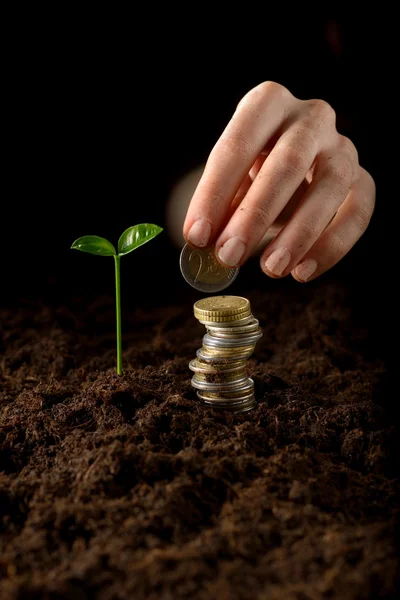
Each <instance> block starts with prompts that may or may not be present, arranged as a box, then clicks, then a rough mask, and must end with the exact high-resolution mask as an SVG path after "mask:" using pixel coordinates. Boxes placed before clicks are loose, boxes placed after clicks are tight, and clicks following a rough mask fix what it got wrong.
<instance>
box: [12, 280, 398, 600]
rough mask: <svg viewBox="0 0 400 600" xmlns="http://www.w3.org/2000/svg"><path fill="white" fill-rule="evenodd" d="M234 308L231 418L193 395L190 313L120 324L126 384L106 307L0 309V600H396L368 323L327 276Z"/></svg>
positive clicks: (176, 308) (386, 453)
mask: <svg viewBox="0 0 400 600" xmlns="http://www.w3.org/2000/svg"><path fill="white" fill-rule="evenodd" d="M228 291H229V290H227V293H228ZM354 294H355V295H354ZM242 295H243V294H242ZM246 295H247V297H248V298H249V299H250V301H251V305H252V312H253V314H254V316H255V317H256V318H257V319H259V320H260V325H261V326H262V328H263V331H264V337H263V338H262V340H261V341H260V342H259V343H258V345H257V348H256V350H255V353H254V355H253V356H252V358H251V359H250V361H249V374H250V375H251V376H252V377H253V379H254V381H255V388H256V396H257V399H258V405H257V408H256V409H255V410H254V411H252V412H251V413H249V414H247V415H231V414H229V413H224V412H222V413H219V412H215V411H212V410H210V409H209V408H207V407H205V406H203V405H201V404H200V403H199V401H198V400H197V399H196V395H195V392H194V390H193V389H192V388H191V385H190V378H191V375H192V373H191V372H190V370H189V368H188V363H189V361H190V360H191V359H193V358H194V357H195V354H196V350H197V349H198V348H199V347H200V346H201V340H202V336H203V335H204V333H205V329H204V327H203V326H202V325H200V324H199V323H198V322H197V320H196V319H195V318H194V316H193V313H192V303H191V301H186V300H182V302H177V303H176V304H171V305H169V306H168V305H166V306H163V307H157V306H154V305H153V306H148V307H147V308H146V307H142V308H140V307H138V308H136V309H134V310H132V309H131V310H130V311H129V310H126V309H124V315H123V317H124V321H123V337H124V339H123V344H124V354H123V362H124V368H125V371H124V374H123V376H122V377H118V376H117V375H116V374H115V334H114V305H113V299H112V298H106V297H104V298H99V299H97V300H96V301H95V302H92V303H90V304H89V305H88V304H86V303H85V302H84V301H83V299H82V298H81V299H76V300H75V301H74V302H69V303H67V304H68V306H62V305H60V304H55V305H54V306H53V307H49V305H38V303H25V304H20V306H19V307H18V309H16V308H13V309H4V310H3V312H2V314H1V323H0V352H1V356H0V384H1V391H0V598H1V600H11V599H13V600H17V599H18V600H27V599H33V600H39V599H42V598H44V599H57V600H60V599H69V598H71V599H74V600H85V599H91V598H95V599H96V600H97V599H98V600H114V599H118V600H119V599H121V600H125V599H129V600H141V599H148V600H164V599H165V600H173V599H174V600H175V599H180V598H185V599H195V600H197V599H199V600H200V599H201V600H210V599H211V600H212V599H214V598H215V599H218V600H236V599H237V600H247V599H250V598H251V600H262V599H268V600H283V599H284V600H320V599H321V600H322V599H327V598H329V599H338V600H350V599H351V600H353V599H354V600H355V599H360V600H363V599H370V598H371V599H375V598H396V597H398V594H399V589H400V588H399V580H398V575H397V573H398V569H399V560H398V548H397V547H396V539H397V536H398V533H399V519H398V513H399V485H398V473H399V469H398V462H397V457H398V455H399V447H398V433H399V431H398V426H397V423H398V421H397V419H396V415H395V414H394V412H393V403H394V402H395V395H393V396H392V395H391V394H390V392H389V387H388V367H387V365H386V362H385V357H384V352H383V349H382V348H383V341H382V339H381V337H380V331H379V323H377V322H376V321H375V322H374V323H373V324H372V326H370V319H369V310H370V307H369V306H368V304H365V301H363V299H362V298H361V297H358V296H357V294H356V293H355V292H352V291H350V290H349V289H348V288H347V287H346V286H344V285H342V286H341V285H338V284H337V283H336V282H334V281H333V280H331V279H328V278H326V279H325V280H324V281H322V283H320V282H315V284H310V285H305V286H301V285H299V284H296V283H293V285H292V284H282V285H280V284H277V285H276V286H271V288H270V290H269V291H268V293H265V294H264V293H263V294H260V293H257V292H254V291H251V290H250V291H249V293H248V294H246ZM199 297H201V294H199V295H198V296H195V297H194V299H198V298H199Z"/></svg>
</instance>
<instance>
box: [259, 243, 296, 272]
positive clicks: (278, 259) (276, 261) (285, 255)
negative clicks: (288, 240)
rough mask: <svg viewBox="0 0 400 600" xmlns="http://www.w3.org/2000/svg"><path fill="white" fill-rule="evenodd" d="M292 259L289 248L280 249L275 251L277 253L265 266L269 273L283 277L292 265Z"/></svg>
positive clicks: (269, 258)
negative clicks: (287, 268)
mask: <svg viewBox="0 0 400 600" xmlns="http://www.w3.org/2000/svg"><path fill="white" fill-rule="evenodd" d="M291 258H292V255H291V254H290V252H289V250H288V249H287V248H278V250H275V252H273V253H272V254H271V256H269V257H268V258H267V260H266V261H265V266H266V267H267V269H268V271H271V273H273V274H274V275H282V273H283V271H284V270H285V269H286V267H287V266H288V264H289V263H290V259H291Z"/></svg>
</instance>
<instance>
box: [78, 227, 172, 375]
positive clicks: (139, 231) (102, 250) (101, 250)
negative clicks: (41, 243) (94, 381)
mask: <svg viewBox="0 0 400 600" xmlns="http://www.w3.org/2000/svg"><path fill="white" fill-rule="evenodd" d="M161 232H162V227H159V226H158V225H152V224H151V223H142V224H141V225H133V227H129V228H128V229H127V230H126V231H124V233H123V234H122V235H121V237H120V238H119V240H118V253H117V251H116V250H115V248H114V246H113V245H112V243H111V242H109V241H108V240H106V239H105V238H102V237H98V236H97V235H85V236H84V237H80V238H78V239H77V240H75V242H74V243H73V244H72V246H71V248H72V249H73V250H80V251H81V252H88V253H89V254H97V255H98V256H113V257H114V263H115V301H116V302H115V304H116V316H117V373H118V375H122V334H121V283H120V260H121V256H124V255H125V254H129V252H132V250H136V248H139V246H143V244H145V243H146V242H149V241H150V240H152V239H153V238H155V237H156V235H158V234H159V233H161Z"/></svg>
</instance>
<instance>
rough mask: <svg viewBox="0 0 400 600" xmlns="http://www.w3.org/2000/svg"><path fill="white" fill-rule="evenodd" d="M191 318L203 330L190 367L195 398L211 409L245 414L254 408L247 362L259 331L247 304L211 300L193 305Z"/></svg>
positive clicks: (224, 298) (229, 299)
mask: <svg viewBox="0 0 400 600" xmlns="http://www.w3.org/2000/svg"><path fill="white" fill-rule="evenodd" d="M194 316H195V317H196V319H198V320H199V321H200V323H202V324H203V325H205V326H206V329H207V333H206V335H205V336H204V337H203V345H202V347H201V348H200V349H199V350H197V353H196V358H195V359H194V360H192V361H191V362H190V363H189V368H190V369H191V370H192V371H193V372H194V375H193V377H192V382H191V383H192V386H193V387H194V388H195V389H196V390H197V396H198V398H199V399H200V400H201V401H202V402H204V403H205V404H207V405H208V406H212V407H213V408H218V409H223V410H230V411H233V412H247V411H249V410H252V409H253V408H254V407H255V406H256V400H255V396H254V382H253V380H252V379H251V378H250V377H248V375H247V361H248V359H249V358H250V356H251V355H252V354H253V352H254V348H255V345H256V343H257V342H258V340H259V339H260V338H261V337H262V331H261V328H260V326H259V322H258V321H257V319H255V318H254V317H253V315H252V314H251V309H250V302H249V301H248V300H247V298H242V297H240V296H214V297H211V298H204V299H202V300H199V301H198V302H196V303H195V305H194Z"/></svg>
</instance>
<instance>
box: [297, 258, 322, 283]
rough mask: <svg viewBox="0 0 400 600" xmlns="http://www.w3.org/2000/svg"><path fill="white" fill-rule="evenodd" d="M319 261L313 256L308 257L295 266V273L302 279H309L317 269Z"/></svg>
mask: <svg viewBox="0 0 400 600" xmlns="http://www.w3.org/2000/svg"><path fill="white" fill-rule="evenodd" d="M317 266H318V264H317V261H316V260H314V259H313V258H306V260H303V262H301V263H300V264H299V265H297V267H296V268H295V273H296V275H297V277H298V278H299V279H301V281H307V280H308V279H310V277H311V275H313V274H314V273H315V271H316V270H317Z"/></svg>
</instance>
